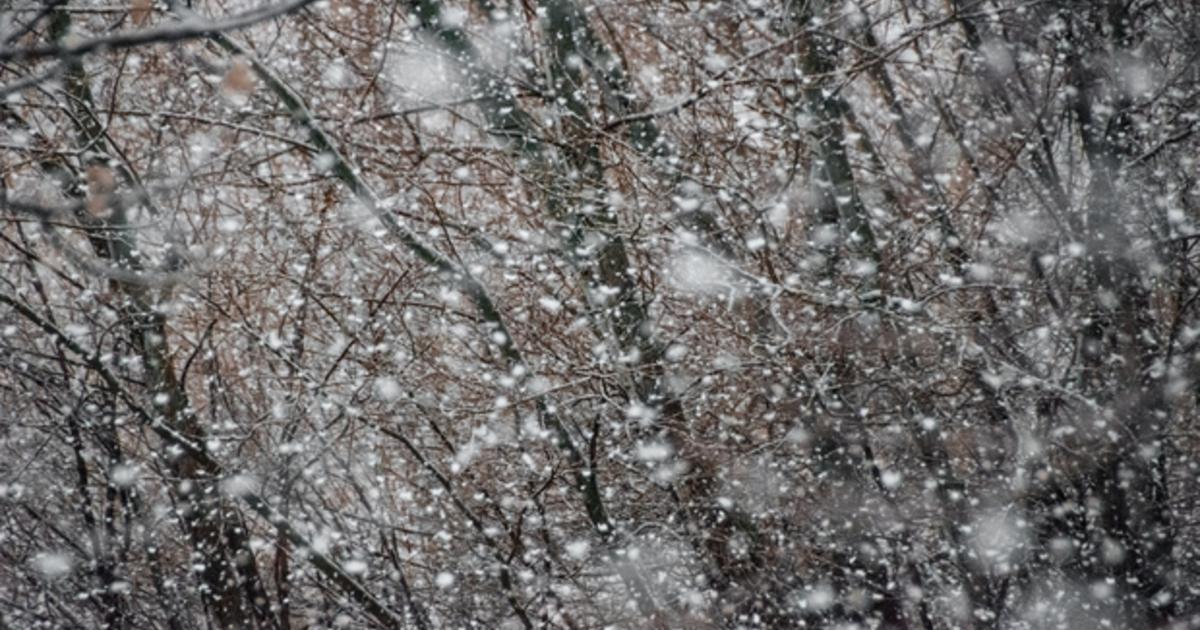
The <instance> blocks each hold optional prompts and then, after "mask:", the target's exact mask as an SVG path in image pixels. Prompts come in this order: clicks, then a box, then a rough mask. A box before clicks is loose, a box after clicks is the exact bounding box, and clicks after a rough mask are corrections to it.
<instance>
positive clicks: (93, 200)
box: [86, 164, 117, 217]
mask: <svg viewBox="0 0 1200 630" xmlns="http://www.w3.org/2000/svg"><path fill="white" fill-rule="evenodd" d="M86 177H87V189H88V194H87V211H88V212H90V213H91V214H92V215H94V216H97V217H103V216H105V215H107V214H108V202H109V197H110V196H111V195H112V193H113V191H115V190H116V189H117V180H116V178H115V177H113V172H112V169H110V168H108V167H107V166H101V165H99V164H93V165H91V166H89V167H88V169H87V175H86Z"/></svg>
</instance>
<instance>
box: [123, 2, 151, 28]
mask: <svg viewBox="0 0 1200 630" xmlns="http://www.w3.org/2000/svg"><path fill="white" fill-rule="evenodd" d="M153 12H154V0H131V2H130V3H129V19H130V20H132V21H133V24H134V25H135V26H142V25H144V24H145V23H146V22H148V21H150V14H151V13H153Z"/></svg>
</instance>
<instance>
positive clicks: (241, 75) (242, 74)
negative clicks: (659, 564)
mask: <svg viewBox="0 0 1200 630" xmlns="http://www.w3.org/2000/svg"><path fill="white" fill-rule="evenodd" d="M253 90H254V72H253V71H251V70H250V64H248V63H246V62H245V61H237V62H235V63H234V64H233V66H232V67H231V68H229V72H226V73H225V78H224V79H222V80H221V93H222V94H223V95H224V96H225V98H228V99H230V100H233V101H241V100H244V99H245V98H246V97H247V96H248V95H249V94H250V92H252V91H253Z"/></svg>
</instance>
